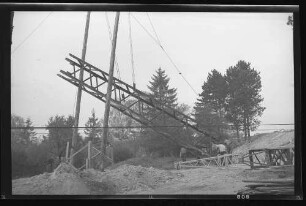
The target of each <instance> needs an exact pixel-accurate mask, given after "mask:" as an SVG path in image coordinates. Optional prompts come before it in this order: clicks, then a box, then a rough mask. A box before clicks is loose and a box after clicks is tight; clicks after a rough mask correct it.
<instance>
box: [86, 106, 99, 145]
mask: <svg viewBox="0 0 306 206" xmlns="http://www.w3.org/2000/svg"><path fill="white" fill-rule="evenodd" d="M101 126H102V121H99V119H98V118H97V117H96V114H95V110H94V109H92V111H91V117H89V118H88V121H87V122H86V124H85V127H86V128H85V130H84V133H85V134H86V137H85V138H86V139H85V140H86V141H92V142H93V144H96V143H97V142H99V141H100V139H101V137H102V131H103V130H102V128H99V127H101Z"/></svg>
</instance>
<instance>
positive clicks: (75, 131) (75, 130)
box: [70, 12, 90, 165]
mask: <svg viewBox="0 0 306 206" xmlns="http://www.w3.org/2000/svg"><path fill="white" fill-rule="evenodd" d="M89 22H90V12H87V17H86V26H85V34H84V40H83V49H82V60H83V61H85V56H86V48H87V39H88V30H89ZM83 74H84V70H83V65H82V67H81V68H80V76H79V80H80V84H79V88H78V95H77V103H76V107H75V117H74V128H73V133H72V144H71V153H70V154H71V159H70V163H71V164H72V165H74V159H75V158H74V157H73V156H72V155H73V154H74V152H75V148H76V145H77V134H78V126H79V116H80V107H81V97H82V86H83V85H82V82H83Z"/></svg>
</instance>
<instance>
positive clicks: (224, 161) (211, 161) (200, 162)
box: [174, 154, 239, 170]
mask: <svg viewBox="0 0 306 206" xmlns="http://www.w3.org/2000/svg"><path fill="white" fill-rule="evenodd" d="M238 162H239V155H236V154H225V155H218V156H215V157H207V158H202V159H197V160H190V161H185V162H182V161H180V162H177V163H174V167H175V168H176V169H178V170H179V169H182V168H199V167H209V166H216V167H227V166H229V165H232V164H237V163H238Z"/></svg>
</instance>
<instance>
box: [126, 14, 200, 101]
mask: <svg viewBox="0 0 306 206" xmlns="http://www.w3.org/2000/svg"><path fill="white" fill-rule="evenodd" d="M147 15H148V14H147ZM132 17H133V18H134V19H135V20H136V22H137V23H138V24H139V25H140V26H141V27H142V28H143V29H144V31H146V33H147V34H148V35H149V36H150V37H151V38H152V39H153V40H154V41H155V43H156V44H157V45H158V46H159V47H160V48H161V49H162V50H163V51H164V53H165V54H166V56H167V57H168V59H169V60H170V62H171V63H172V65H173V66H174V68H175V69H176V71H177V72H178V73H179V75H181V76H182V78H183V79H184V81H185V82H186V83H187V84H188V86H189V87H190V88H191V89H192V91H193V92H194V93H195V94H196V95H198V93H197V92H196V91H195V89H194V88H193V87H192V86H191V84H190V83H189V82H188V81H187V79H186V78H185V77H184V76H183V74H182V72H181V71H180V70H179V68H178V66H177V65H176V64H175V63H174V61H173V59H172V58H171V57H170V56H169V54H168V53H167V52H166V50H165V48H164V47H163V46H162V45H161V43H160V41H159V39H158V40H156V39H155V38H154V37H153V36H152V35H151V34H150V32H149V31H148V30H147V29H146V28H145V27H144V26H143V25H142V24H141V23H140V22H139V21H138V20H137V19H136V17H135V16H134V15H132ZM150 22H151V20H150ZM151 25H152V27H153V30H154V32H155V34H156V31H155V29H154V26H153V24H152V22H151ZM156 36H157V34H156ZM157 38H158V36H157Z"/></svg>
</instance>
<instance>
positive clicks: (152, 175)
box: [82, 165, 180, 194]
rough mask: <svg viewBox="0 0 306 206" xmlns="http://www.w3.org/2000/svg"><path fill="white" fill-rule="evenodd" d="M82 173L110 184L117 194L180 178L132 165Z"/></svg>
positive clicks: (97, 180) (149, 188)
mask: <svg viewBox="0 0 306 206" xmlns="http://www.w3.org/2000/svg"><path fill="white" fill-rule="evenodd" d="M82 175H83V176H87V177H88V178H90V179H92V180H95V181H96V182H103V183H107V184H112V185H113V186H114V187H115V188H116V193H117V194H127V193H128V192H130V191H135V190H141V191H150V190H151V189H154V188H156V187H157V186H159V185H161V184H163V183H166V182H169V181H172V180H174V179H178V178H180V177H179V176H176V175H175V174H173V173H171V172H170V171H164V170H159V169H155V168H152V167H150V168H146V167H141V166H133V165H121V166H119V167H117V168H116V169H113V170H109V171H105V172H100V171H97V170H92V169H90V170H86V171H84V172H82Z"/></svg>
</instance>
